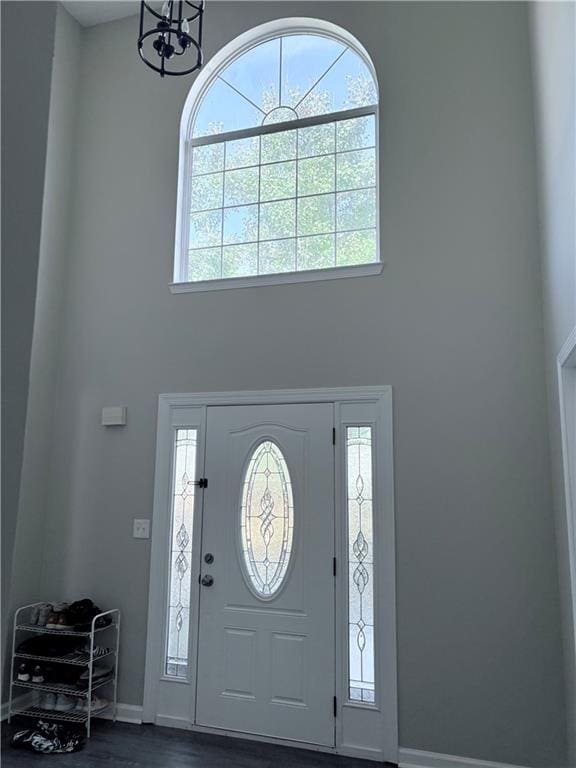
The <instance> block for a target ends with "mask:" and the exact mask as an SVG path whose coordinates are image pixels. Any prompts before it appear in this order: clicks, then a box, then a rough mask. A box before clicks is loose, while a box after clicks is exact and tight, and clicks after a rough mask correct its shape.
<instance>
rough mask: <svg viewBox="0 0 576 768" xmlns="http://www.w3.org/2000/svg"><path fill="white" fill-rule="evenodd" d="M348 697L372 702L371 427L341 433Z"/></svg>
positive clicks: (353, 428)
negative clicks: (343, 436) (345, 511)
mask: <svg viewBox="0 0 576 768" xmlns="http://www.w3.org/2000/svg"><path fill="white" fill-rule="evenodd" d="M346 481H347V483H346V485H347V506H348V664H349V694H348V695H349V697H350V699H351V700H352V701H362V702H366V703H369V704H373V703H374V694H375V692H374V679H375V678H374V546H373V544H374V539H373V510H372V499H373V489H372V428H371V427H347V429H346Z"/></svg>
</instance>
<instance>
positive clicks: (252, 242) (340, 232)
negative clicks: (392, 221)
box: [188, 227, 376, 253]
mask: <svg viewBox="0 0 576 768" xmlns="http://www.w3.org/2000/svg"><path fill="white" fill-rule="evenodd" d="M375 231H376V227H356V228H355V229H339V230H338V231H337V232H335V231H334V232H333V231H330V232H314V233H312V234H308V235H296V237H298V238H300V239H301V240H304V239H305V238H308V237H323V236H326V235H345V234H349V233H351V232H375ZM294 237H295V236H294V235H289V236H287V237H275V238H273V239H267V240H246V241H245V242H241V243H229V245H256V244H257V243H258V242H260V243H280V242H283V241H285V240H294ZM209 248H216V246H211V245H201V246H199V247H198V248H189V249H188V252H189V253H190V252H192V251H205V250H207V249H209Z"/></svg>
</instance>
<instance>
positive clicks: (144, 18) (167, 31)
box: [138, 0, 204, 77]
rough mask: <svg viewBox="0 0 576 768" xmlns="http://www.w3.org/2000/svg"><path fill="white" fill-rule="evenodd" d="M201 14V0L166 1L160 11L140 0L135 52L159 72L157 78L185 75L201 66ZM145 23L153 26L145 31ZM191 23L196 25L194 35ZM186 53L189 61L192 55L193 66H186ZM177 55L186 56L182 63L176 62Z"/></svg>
mask: <svg viewBox="0 0 576 768" xmlns="http://www.w3.org/2000/svg"><path fill="white" fill-rule="evenodd" d="M203 13H204V0H197V2H190V0H166V2H165V3H164V5H163V6H162V10H161V11H156V10H154V9H153V8H152V7H151V6H150V4H149V3H148V2H146V0H141V3H140V34H139V36H138V53H139V54H140V58H141V59H142V61H143V62H144V63H145V64H147V65H148V66H149V67H150V68H151V69H153V70H154V71H155V72H159V73H160V77H164V75H175V76H179V75H189V74H190V73H191V72H194V71H195V70H197V69H199V68H200V67H201V66H202V15H203ZM150 15H151V18H150ZM145 22H147V23H148V24H153V26H151V27H150V28H149V29H146V30H145V29H144V24H145ZM193 26H196V28H197V32H196V35H195V36H193V35H192V33H191V29H192V27H193ZM194 54H195V57H194ZM190 55H192V57H193V60H194V58H195V61H194V65H193V66H187V65H188V63H190V62H189V59H188V57H189V56H190ZM180 56H185V57H187V58H186V63H184V64H181V63H180V61H181V60H180V58H179V57H180ZM182 61H184V60H182Z"/></svg>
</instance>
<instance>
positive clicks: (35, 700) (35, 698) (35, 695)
mask: <svg viewBox="0 0 576 768" xmlns="http://www.w3.org/2000/svg"><path fill="white" fill-rule="evenodd" d="M43 696H44V694H43V693H42V691H32V706H33V707H34V708H35V709H41V708H42V697H43Z"/></svg>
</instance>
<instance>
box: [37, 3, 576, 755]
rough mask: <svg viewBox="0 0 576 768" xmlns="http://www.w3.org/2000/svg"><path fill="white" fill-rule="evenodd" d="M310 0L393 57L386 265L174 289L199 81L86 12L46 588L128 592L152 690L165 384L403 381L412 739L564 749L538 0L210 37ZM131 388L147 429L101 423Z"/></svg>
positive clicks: (211, 24)
mask: <svg viewBox="0 0 576 768" xmlns="http://www.w3.org/2000/svg"><path fill="white" fill-rule="evenodd" d="M294 15H309V16H318V17H323V18H327V19H329V20H331V21H333V22H335V23H337V24H341V25H342V26H344V27H346V28H348V29H349V30H350V31H351V32H352V33H353V34H355V35H356V36H357V37H358V39H359V40H360V41H361V42H362V43H363V44H364V45H365V46H366V48H367V49H368V51H369V52H370V53H371V55H372V57H373V59H374V62H375V65H376V69H377V72H378V76H379V79H380V85H381V92H382V109H381V118H382V121H381V126H382V131H381V162H382V168H381V180H382V194H381V225H382V238H381V239H382V248H383V257H384V259H385V261H386V262H387V266H386V268H385V270H384V273H383V274H382V276H381V277H376V278H366V279H351V280H339V281H331V282H326V283H310V284H300V285H291V286H275V287H267V288H255V289H245V290H234V291H224V292H213V293H205V294H202V293H197V294H188V295H180V296H172V295H171V294H170V293H169V291H168V288H167V284H168V282H169V280H170V275H171V267H172V258H173V253H172V247H173V234H174V216H175V204H176V173H177V160H178V158H177V150H178V124H179V117H180V112H181V109H182V105H183V103H184V100H185V97H186V94H187V90H188V88H189V87H190V84H191V82H192V80H191V79H185V78H182V79H174V80H169V79H166V80H165V81H161V80H160V78H158V77H156V76H155V75H154V74H153V73H152V72H150V71H149V70H148V69H147V68H146V67H144V66H143V65H142V63H141V62H140V61H139V60H138V57H137V55H136V52H135V46H134V39H135V35H136V30H137V20H136V19H135V18H132V19H127V20H124V21H121V22H118V23H114V24H106V25H101V26H99V27H95V28H92V29H90V30H87V31H85V32H84V33H83V45H82V56H81V71H80V88H79V97H78V126H77V129H78V134H77V136H78V145H77V146H78V152H77V168H76V174H75V178H74V185H73V199H74V205H75V208H74V217H73V222H72V226H71V231H70V241H69V257H70V268H69V277H68V283H67V299H66V303H65V307H64V312H65V315H64V326H63V340H62V357H61V370H60V380H59V385H58V390H57V398H56V404H55V406H56V412H55V422H54V440H53V450H52V463H51V466H50V482H49V484H48V486H47V489H46V491H47V499H48V510H47V549H46V560H45V568H44V578H43V582H44V587H45V590H46V595H47V596H48V595H54V594H57V593H62V594H69V595H70V596H74V597H76V596H79V595H81V594H84V593H86V594H91V595H92V596H93V597H94V598H95V599H96V600H98V601H100V602H101V603H102V604H105V605H119V607H120V608H121V609H122V610H123V612H124V621H123V626H124V635H123V653H122V658H121V684H120V699H121V700H122V701H125V702H127V703H132V704H140V703H141V701H142V688H143V674H144V651H145V642H146V612H147V590H148V569H149V554H150V553H149V544H148V543H147V542H146V541H139V540H134V539H132V538H131V527H132V518H133V517H148V516H149V515H150V513H151V508H152V493H153V481H154V478H153V470H154V448H155V420H156V408H157V396H158V393H160V392H178V391H180V392H185V391H194V390H218V389H241V388H257V389H264V388H273V387H306V386H338V385H359V384H379V383H384V384H392V385H394V387H395V428H396V479H397V529H398V538H397V554H398V620H399V627H398V632H399V660H398V661H399V691H400V693H399V697H400V701H399V706H400V741H401V744H402V745H403V746H406V747H412V748H420V749H426V750H433V751H438V752H445V753H451V754H456V755H470V756H474V757H478V758H484V759H493V760H498V761H502V762H509V763H516V764H526V765H541V766H547V768H550V767H551V766H556V765H560V764H562V762H563V759H564V754H565V733H564V712H563V685H562V670H563V665H562V653H561V637H560V613H559V607H560V606H559V595H558V583H557V570H556V551H555V541H554V525H553V511H552V503H551V482H550V472H549V462H548V444H547V437H546V398H545V382H544V375H543V369H542V359H543V329H542V314H541V297H540V274H539V230H538V211H537V195H536V191H537V184H536V178H537V177H536V167H535V137H534V132H533V104H532V96H531V82H530V66H529V65H530V51H529V30H528V12H527V7H526V5H524V4H520V3H510V4H499V3H486V4H483V3H482V4H481V3H462V4H460V3H459V4H455V3H446V4H435V3H422V4H420V3H361V2H355V3H354V12H353V13H351V12H350V5H349V4H348V3H329V2H322V3H266V2H257V3H225V2H223V3H213V4H211V5H210V6H209V8H208V10H207V13H206V54H207V56H208V57H210V55H212V54H213V53H214V52H215V51H216V50H218V48H219V47H220V46H222V45H223V44H224V43H226V42H228V40H229V39H231V38H232V37H234V36H235V35H237V34H238V33H240V32H242V31H244V30H245V29H248V28H249V27H251V26H253V25H255V24H258V23H260V22H264V21H267V20H269V19H271V18H275V17H281V16H294ZM263 327H264V328H265V329H266V332H265V333H264V334H263V332H262V328H263ZM109 404H126V405H127V406H128V409H129V424H128V427H127V428H126V429H123V430H116V431H115V430H105V429H103V428H101V427H100V426H99V412H100V408H101V407H102V406H103V405H109Z"/></svg>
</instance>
